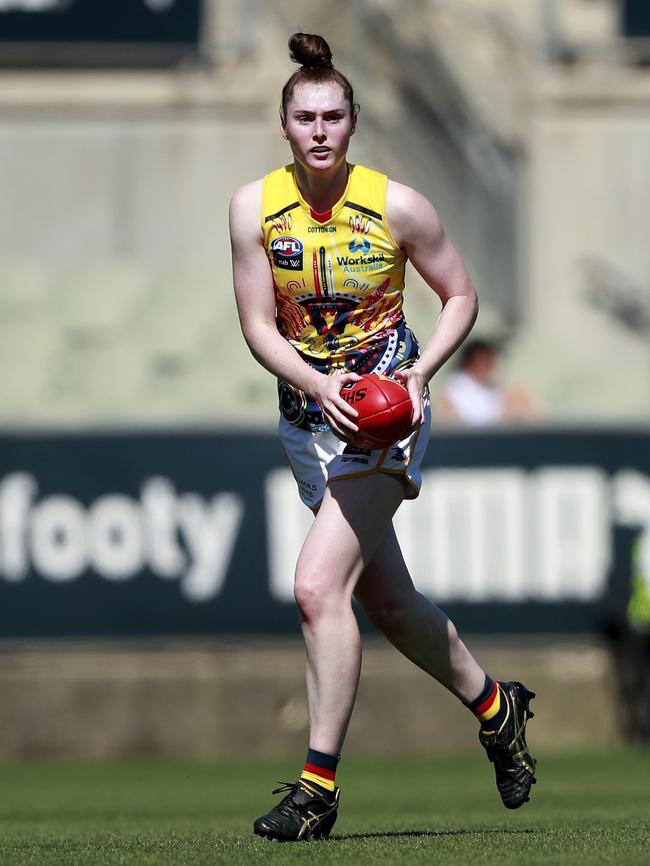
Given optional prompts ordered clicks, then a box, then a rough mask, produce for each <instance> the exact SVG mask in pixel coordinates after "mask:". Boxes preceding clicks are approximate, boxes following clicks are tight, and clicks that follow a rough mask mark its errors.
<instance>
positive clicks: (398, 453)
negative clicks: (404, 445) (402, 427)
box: [390, 445, 406, 463]
mask: <svg viewBox="0 0 650 866" xmlns="http://www.w3.org/2000/svg"><path fill="white" fill-rule="evenodd" d="M390 458H391V460H395V462H396V463H403V462H404V461H405V460H406V454H405V453H404V451H403V450H402V449H401V448H400V447H399V445H393V447H392V449H391V452H390Z"/></svg>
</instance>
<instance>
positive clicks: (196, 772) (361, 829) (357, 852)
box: [0, 751, 650, 866]
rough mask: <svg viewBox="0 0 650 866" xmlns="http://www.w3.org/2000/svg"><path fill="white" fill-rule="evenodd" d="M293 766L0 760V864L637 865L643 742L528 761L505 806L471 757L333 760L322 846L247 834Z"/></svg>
mask: <svg viewBox="0 0 650 866" xmlns="http://www.w3.org/2000/svg"><path fill="white" fill-rule="evenodd" d="M296 769H297V768H296V765H295V763H293V762H286V761H285V762H277V761H275V762H269V761H263V762H258V763H256V764H255V763H253V762H241V761H240V762H228V763H215V764H200V763H190V762H185V761H184V762H181V761H176V762H169V761H166V762H164V761H151V762H142V761H140V762H135V761H134V762H128V763H111V764H92V765H88V764H60V763H57V764H44V763H27V764H23V765H9V766H6V765H5V766H0V822H1V831H0V864H2V866H17V864H21V866H22V864H24V866H27V864H30V866H31V864H38V866H41V864H43V866H45V864H48V866H55V864H56V866H75V864H84V866H95V864H106V866H108V864H111V866H113V864H115V866H117V864H120V866H131V864H133V866H148V864H156V866H158V864H160V866H163V864H165V866H167V864H169V866H171V864H174V866H176V864H178V866H181V864H182V866H194V864H197V866H198V864H217V863H228V864H234V866H237V864H257V863H260V864H266V866H281V864H284V863H299V862H303V863H314V864H329V863H331V864H371V863H372V864H374V863H409V864H410V863H416V864H436V863H440V864H459V866H460V864H463V866H467V864H475V863H485V864H492V863H494V864H500V866H509V864H518V866H534V864H542V863H543V864H563V866H564V864H566V866H569V864H571V866H573V864H576V866H578V864H580V866H583V864H616V866H636V864H650V751H646V752H642V751H625V752H611V753H608V754H591V755H582V756H569V757H558V756H553V757H550V756H549V757H543V756H542V758H541V759H540V764H539V775H540V782H539V784H538V785H537V786H536V787H535V789H534V796H533V798H532V800H531V802H530V803H529V804H527V805H526V806H524V807H523V808H522V809H520V810H519V811H517V812H508V811H507V810H505V809H504V808H503V807H502V806H501V804H500V801H499V800H498V795H497V793H496V789H495V788H494V785H493V780H492V775H491V774H492V768H491V766H490V765H489V764H488V763H487V761H486V760H485V758H484V756H483V755H482V754H481V753H478V752H477V754H475V755H471V756H463V757H437V758H430V759H424V760H417V759H405V760H384V759H377V760H368V759H358V758H357V759H355V758H353V757H348V756H346V757H345V760H344V762H343V763H342V765H341V770H340V772H339V777H340V783H341V786H342V809H341V813H340V816H339V820H338V823H337V824H336V826H335V828H334V831H333V834H332V836H331V838H330V839H329V840H326V841H322V842H311V843H298V844H290V845H286V844H285V845H282V844H279V843H277V842H268V841H266V840H263V839H258V838H257V837H255V836H253V835H252V834H251V830H250V827H251V822H252V819H253V818H255V817H257V815H258V814H260V813H261V812H264V811H266V810H267V808H268V807H270V805H271V804H272V803H273V798H272V797H271V796H270V789H271V788H272V787H273V786H274V783H275V781H276V780H280V779H292V778H293V776H294V775H295V773H296Z"/></svg>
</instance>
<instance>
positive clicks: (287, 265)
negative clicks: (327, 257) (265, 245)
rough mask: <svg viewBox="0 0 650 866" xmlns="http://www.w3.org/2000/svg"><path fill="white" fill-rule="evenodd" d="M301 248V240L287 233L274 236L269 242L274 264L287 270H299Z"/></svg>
mask: <svg viewBox="0 0 650 866" xmlns="http://www.w3.org/2000/svg"><path fill="white" fill-rule="evenodd" d="M303 249H304V247H303V245H302V243H301V241H299V240H298V239H297V238H292V237H290V236H289V235H282V237H279V238H275V240H274V241H272V243H271V253H272V254H273V262H274V264H275V266H276V267H277V268H284V269H285V270H287V271H301V270H302V253H303Z"/></svg>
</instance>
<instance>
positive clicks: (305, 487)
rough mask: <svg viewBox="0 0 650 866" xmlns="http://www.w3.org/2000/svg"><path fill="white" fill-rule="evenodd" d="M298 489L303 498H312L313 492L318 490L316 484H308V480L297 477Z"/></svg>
mask: <svg viewBox="0 0 650 866" xmlns="http://www.w3.org/2000/svg"><path fill="white" fill-rule="evenodd" d="M296 480H297V482H298V489H299V490H300V492H301V494H302V495H303V496H304V497H305V499H313V498H314V493H315V492H316V491H317V490H318V487H317V485H316V484H310V483H309V481H305V480H304V478H297V479H296Z"/></svg>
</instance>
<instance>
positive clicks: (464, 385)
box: [438, 339, 537, 426]
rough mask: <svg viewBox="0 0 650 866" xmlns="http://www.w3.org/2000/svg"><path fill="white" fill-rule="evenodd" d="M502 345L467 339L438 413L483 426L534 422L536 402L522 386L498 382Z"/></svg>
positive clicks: (450, 376) (449, 375) (450, 374)
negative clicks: (534, 402) (508, 385)
mask: <svg viewBox="0 0 650 866" xmlns="http://www.w3.org/2000/svg"><path fill="white" fill-rule="evenodd" d="M499 353H500V350H499V347H498V345H497V344H496V343H493V342H490V341H488V340H478V339H477V340H468V341H467V343H465V344H464V346H463V347H462V349H461V351H460V362H459V364H458V367H457V369H456V370H454V371H453V372H452V373H449V374H448V375H447V377H446V379H445V381H444V383H443V386H442V390H441V392H440V394H439V400H438V415H439V416H440V417H441V418H444V419H446V420H450V421H459V422H461V423H462V424H468V425H471V426H481V425H487V424H501V423H504V422H521V421H533V420H535V418H536V417H537V412H536V410H535V407H534V405H533V401H532V400H531V398H530V397H529V396H528V394H527V393H526V392H525V391H524V390H523V389H521V388H512V387H505V386H502V385H499V384H498V383H497V367H498V362H499Z"/></svg>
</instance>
